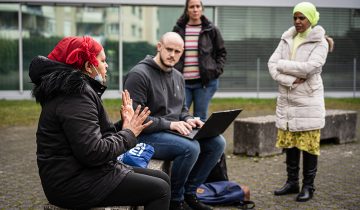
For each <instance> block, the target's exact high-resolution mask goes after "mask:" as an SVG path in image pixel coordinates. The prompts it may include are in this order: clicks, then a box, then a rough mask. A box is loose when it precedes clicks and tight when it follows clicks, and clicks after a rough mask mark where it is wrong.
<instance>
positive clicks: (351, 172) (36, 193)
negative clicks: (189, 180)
mask: <svg viewBox="0 0 360 210" xmlns="http://www.w3.org/2000/svg"><path fill="white" fill-rule="evenodd" d="M35 130H36V128H35V127H9V128H0V209H6V210H7V209H42V205H43V204H44V203H46V202H47V200H46V198H45V196H44V193H43V191H42V188H41V184H40V180H39V177H38V171H37V166H36V159H35V158H36V156H35V152H36V143H35ZM228 139H230V138H228ZM231 146H232V143H231V142H229V144H228V149H227V153H228V154H230V155H228V159H227V164H228V170H229V172H228V173H229V177H230V178H231V180H233V181H236V182H238V183H240V184H246V185H248V186H249V187H250V189H251V192H252V200H254V201H255V202H256V209H257V210H261V209H266V210H267V209H270V210H271V209H274V210H278V209H288V210H297V209H306V210H316V209H319V210H320V209H321V210H329V209H330V210H331V209H334V210H335V209H336V210H337V209H349V210H356V209H360V141H359V140H358V141H357V142H355V143H351V144H343V145H335V144H322V146H321V156H320V158H319V168H318V175H317V177H316V180H315V184H316V189H317V190H316V192H315V197H314V199H313V200H311V201H309V202H306V203H298V202H295V201H294V199H295V195H287V196H281V197H275V196H273V194H272V191H273V190H274V189H275V188H277V187H279V186H281V185H282V184H284V181H285V164H284V160H285V156H284V155H277V156H273V157H266V158H250V157H242V156H233V155H231V152H229V151H231ZM229 147H230V148H229ZM217 209H221V210H230V209H232V208H228V207H226V208H225V207H222V208H217Z"/></svg>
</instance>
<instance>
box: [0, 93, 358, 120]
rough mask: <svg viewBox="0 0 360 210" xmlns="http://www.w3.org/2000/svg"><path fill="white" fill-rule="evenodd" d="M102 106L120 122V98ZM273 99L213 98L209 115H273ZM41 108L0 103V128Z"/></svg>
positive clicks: (352, 104) (352, 102)
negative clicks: (224, 112)
mask: <svg viewBox="0 0 360 210" xmlns="http://www.w3.org/2000/svg"><path fill="white" fill-rule="evenodd" d="M325 104H326V108H327V109H344V110H354V111H359V112H360V98H343V99H342V98H341V99H340V98H327V99H325ZM104 106H105V109H106V110H107V112H108V114H109V116H110V118H111V119H112V120H113V121H116V120H118V119H120V106H121V100H120V99H106V100H104ZM275 107H276V99H256V98H226V99H223V98H221V99H220V98H216V99H213V100H212V103H211V106H210V110H209V112H214V111H218V110H227V109H237V108H242V109H244V112H243V113H242V114H241V116H242V117H246V116H256V115H264V114H274V113H275ZM40 112H41V107H40V105H39V104H37V103H36V102H35V101H34V100H0V127H6V126H29V125H37V122H38V119H39V115H40Z"/></svg>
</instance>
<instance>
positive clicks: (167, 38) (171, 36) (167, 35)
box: [160, 32, 184, 47]
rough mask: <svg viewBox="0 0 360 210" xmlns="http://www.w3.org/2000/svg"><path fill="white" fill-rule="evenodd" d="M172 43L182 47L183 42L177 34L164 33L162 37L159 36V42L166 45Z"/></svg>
mask: <svg viewBox="0 0 360 210" xmlns="http://www.w3.org/2000/svg"><path fill="white" fill-rule="evenodd" d="M170 41H171V42H174V43H177V44H181V46H182V47H184V41H183V39H182V38H181V36H180V35H179V34H178V33H175V32H166V33H165V34H164V35H162V36H161V38H160V42H161V43H163V44H166V43H168V42H170Z"/></svg>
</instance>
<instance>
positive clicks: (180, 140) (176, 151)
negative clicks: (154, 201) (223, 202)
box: [124, 32, 225, 210]
mask: <svg viewBox="0 0 360 210" xmlns="http://www.w3.org/2000/svg"><path fill="white" fill-rule="evenodd" d="M183 50H184V42H183V40H182V38H181V37H180V36H179V35H178V34H176V33H174V32H168V33H166V34H164V35H163V36H162V38H161V39H160V41H159V43H158V44H157V54H156V56H155V57H153V56H149V55H148V56H146V57H145V59H144V60H142V61H140V62H139V63H138V64H137V65H136V66H134V68H133V69H132V70H131V71H130V72H129V73H128V75H127V76H126V78H125V82H124V89H127V90H129V92H130V94H131V96H132V99H133V106H134V107H137V106H138V105H141V106H142V107H145V106H147V107H149V109H150V111H151V114H150V116H149V117H148V118H147V120H146V121H149V120H152V121H153V123H152V124H151V125H150V126H149V127H147V128H145V129H144V131H143V133H142V134H141V135H139V137H138V138H139V142H144V143H147V144H150V145H152V146H153V147H154V148H155V154H154V156H153V157H154V158H156V159H161V160H168V161H173V166H172V169H171V202H170V209H199V210H201V209H204V210H208V209H212V207H211V206H208V205H205V204H203V203H201V202H200V201H198V199H197V197H196V189H197V187H199V186H200V184H202V183H203V182H204V181H205V180H206V178H207V176H208V175H209V173H210V171H211V169H212V168H213V167H214V166H215V164H216V162H217V161H218V160H219V158H220V156H221V154H222V153H223V151H224V148H225V139H224V138H223V137H222V136H221V135H220V136H216V137H212V138H208V139H201V140H199V141H197V140H193V141H191V140H189V139H187V138H184V137H181V136H178V135H175V134H171V133H168V132H166V130H174V131H178V132H179V133H181V134H185V135H187V134H189V132H190V131H191V130H192V128H194V127H201V126H202V125H203V122H202V121H201V120H200V119H194V118H193V117H192V116H190V115H189V113H188V110H187V108H186V106H185V90H184V86H185V83H184V79H183V77H182V75H181V73H180V72H179V71H177V70H176V69H174V68H173V66H174V65H175V64H176V63H177V62H178V61H179V58H180V57H181V55H182V53H183ZM184 200H185V201H186V202H184ZM189 206H190V207H191V208H190V207H189Z"/></svg>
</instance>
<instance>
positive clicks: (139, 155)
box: [117, 143, 154, 168]
mask: <svg viewBox="0 0 360 210" xmlns="http://www.w3.org/2000/svg"><path fill="white" fill-rule="evenodd" d="M153 154H154V147H152V146H151V145H149V144H145V143H138V144H137V145H136V146H135V147H134V148H132V149H130V150H129V151H127V152H126V153H124V154H122V155H120V156H119V157H117V161H119V162H123V163H125V164H127V165H130V166H135V167H141V168H146V167H147V165H148V164H149V161H150V159H151V157H152V156H153Z"/></svg>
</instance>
